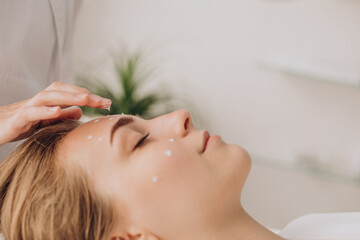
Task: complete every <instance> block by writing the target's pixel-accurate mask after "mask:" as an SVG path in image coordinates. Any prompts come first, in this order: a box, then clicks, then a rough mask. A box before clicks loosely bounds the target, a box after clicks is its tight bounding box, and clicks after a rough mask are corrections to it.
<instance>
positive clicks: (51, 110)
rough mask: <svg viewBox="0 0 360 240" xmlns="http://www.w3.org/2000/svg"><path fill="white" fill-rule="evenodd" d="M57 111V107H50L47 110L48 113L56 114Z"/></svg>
mask: <svg viewBox="0 0 360 240" xmlns="http://www.w3.org/2000/svg"><path fill="white" fill-rule="evenodd" d="M58 109H59V107H51V108H49V111H50V112H56V111H57V110H58Z"/></svg>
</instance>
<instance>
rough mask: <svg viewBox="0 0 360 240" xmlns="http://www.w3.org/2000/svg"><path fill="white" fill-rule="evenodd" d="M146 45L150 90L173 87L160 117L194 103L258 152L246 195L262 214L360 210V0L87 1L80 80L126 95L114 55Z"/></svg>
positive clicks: (204, 122) (289, 216) (269, 218)
mask: <svg viewBox="0 0 360 240" xmlns="http://www.w3.org/2000/svg"><path fill="white" fill-rule="evenodd" d="M138 53H140V54H141V59H142V60H141V64H137V65H136V66H138V67H139V69H140V72H141V71H142V72H147V70H148V69H152V71H151V74H147V75H146V74H145V75H146V76H147V77H146V79H147V80H146V82H145V84H142V85H141V88H140V89H139V95H140V96H141V95H143V96H146V95H151V94H152V93H153V92H155V91H156V92H158V93H156V94H158V95H159V94H160V95H161V94H162V93H166V94H168V96H171V98H169V97H168V98H166V97H165V98H157V97H156V96H158V95H156V94H155V95H152V96H155V98H156V101H158V102H160V103H161V104H160V105H159V107H157V108H156V107H155V108H152V110H149V109H148V111H147V114H148V116H149V117H151V116H155V115H157V114H161V113H163V112H166V111H171V110H173V109H178V108H184V109H187V110H189V111H190V113H191V115H192V117H193V120H194V124H195V127H196V128H198V129H208V130H209V131H210V133H211V134H219V135H221V136H222V138H223V140H224V141H225V142H227V143H234V144H238V145H240V146H242V147H243V148H245V149H246V150H247V151H248V152H249V153H250V155H251V156H252V160H253V166H252V170H251V172H250V175H249V178H248V180H247V182H246V185H245V189H244V192H243V195H242V199H241V202H242V203H243V206H244V208H245V209H246V210H247V211H248V213H249V214H250V215H251V216H253V217H254V218H255V219H256V220H257V221H258V222H260V223H261V224H263V225H265V226H266V227H271V228H283V227H284V226H285V225H286V224H287V223H289V222H290V221H291V220H293V219H294V218H296V217H299V216H301V215H304V214H307V213H323V212H348V211H352V212H353V211H360V124H359V123H360V104H359V103H360V88H359V87H360V1H358V0H317V1H313V0H244V1H236V0H221V1H220V0H217V1H214V0H206V1H205V0H197V1H190V0H181V1H177V0H173V1H166V0H153V1H146V0H101V1H98V0H94V1H86V2H85V3H84V5H83V7H82V9H81V12H80V15H79V17H78V22H77V26H76V31H75V38H74V54H75V55H74V63H75V68H76V72H77V75H78V80H79V79H80V80H84V79H85V80H86V79H89V78H97V79H98V81H100V82H102V83H104V84H106V85H107V86H108V90H109V89H110V90H111V91H114V92H115V94H113V95H114V96H115V95H116V92H118V93H119V92H121V91H122V90H121V87H124V86H129V85H126V83H124V82H122V84H123V85H121V81H120V84H119V79H120V78H119V75H120V76H124V75H123V74H124V72H121V71H120V73H119V71H118V72H117V74H116V73H115V74H114V64H113V62H114V61H113V59H114V55H116V56H117V57H120V58H126V57H128V56H130V57H131V56H134V55H136V54H138ZM128 59H131V58H128ZM130 62H131V61H130ZM126 63H129V60H125V65H123V66H127V67H128V68H126V67H125V75H126V74H128V75H126V76H129V73H130V76H132V75H131V71H132V70H131V69H132V68H131V66H133V65H131V64H130V65H129V64H127V65H126ZM129 66H130V67H129ZM115 68H116V67H115ZM126 69H127V70H126ZM126 71H127V72H126ZM115 72H116V71H115ZM89 76H92V77H89ZM94 76H96V77H94ZM85 84H86V83H85ZM124 84H125V85H124ZM100 88H101V87H100ZM129 89H130V90H129ZM131 89H133V88H131V87H128V90H129V91H130V92H131ZM102 91H103V92H104V89H102ZM106 91H107V90H105V92H106ZM111 91H110V92H111ZM107 93H109V92H107ZM109 94H110V93H109ZM125 95H126V94H125V93H124V92H123V95H122V96H125ZM153 100H154V99H153ZM129 101H130V102H132V100H131V99H130V100H129ZM139 101H140V100H139ZM144 102H145V103H144ZM152 103H154V101H152V100H149V99H148V100H144V101H142V104H143V105H146V104H148V105H149V104H152ZM143 105H141V104H138V105H137V107H138V109H139V108H141V107H139V106H142V107H143V108H144V106H143ZM145 107H146V106H145ZM143 108H142V109H143ZM116 109H117V111H118V112H119V111H120V112H121V111H130V110H129V109H130V108H128V109H125V110H124V109H120V108H116ZM112 113H116V112H115V111H113V112H112ZM102 114H104V113H102Z"/></svg>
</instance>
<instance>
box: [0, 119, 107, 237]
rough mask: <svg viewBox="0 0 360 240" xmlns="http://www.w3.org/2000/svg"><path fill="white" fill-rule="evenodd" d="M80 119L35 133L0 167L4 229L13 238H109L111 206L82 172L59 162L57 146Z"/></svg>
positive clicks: (0, 226) (0, 223)
mask: <svg viewBox="0 0 360 240" xmlns="http://www.w3.org/2000/svg"><path fill="white" fill-rule="evenodd" d="M79 125H80V123H79V122H78V121H65V122H62V123H59V124H56V125H53V126H50V127H46V128H43V129H41V130H40V131H38V132H37V133H35V134H34V135H32V136H31V137H30V138H29V139H27V140H26V141H25V142H24V143H23V144H21V145H20V146H19V147H18V148H17V149H16V150H15V151H14V152H13V153H12V154H11V155H10V156H9V157H8V158H7V159H6V160H5V161H3V162H2V163H1V164H0V193H1V196H0V231H1V232H2V234H3V236H4V238H5V239H6V240H7V239H11V240H20V239H37V240H48V239H52V240H60V239H66V240H68V239H89V240H90V239H94V240H95V239H96V240H98V239H99V240H101V239H108V238H109V235H110V231H111V228H112V226H113V212H112V208H111V206H110V204H109V203H108V202H107V201H106V200H105V199H103V198H101V197H100V196H99V195H98V194H97V193H96V192H95V191H94V189H93V188H92V187H91V186H90V184H89V181H88V178H87V175H86V174H85V172H84V171H81V169H78V168H76V169H68V168H65V167H64V166H63V165H61V163H60V161H58V157H57V155H58V152H57V150H58V147H59V144H60V143H61V140H62V139H63V138H64V137H65V136H66V134H67V133H69V132H70V131H71V130H73V129H75V128H76V127H77V126H79Z"/></svg>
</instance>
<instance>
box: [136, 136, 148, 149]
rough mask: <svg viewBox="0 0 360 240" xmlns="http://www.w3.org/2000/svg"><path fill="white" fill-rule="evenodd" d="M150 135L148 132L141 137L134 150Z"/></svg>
mask: <svg viewBox="0 0 360 240" xmlns="http://www.w3.org/2000/svg"><path fill="white" fill-rule="evenodd" d="M149 135H150V133H148V134H146V135H145V136H144V137H143V138H141V139H140V141H139V142H138V143H137V144H136V145H135V147H134V150H135V149H136V148H138V147H140V146H141V145H142V144H143V142H144V141H145V139H146V138H147V137H148V136H149Z"/></svg>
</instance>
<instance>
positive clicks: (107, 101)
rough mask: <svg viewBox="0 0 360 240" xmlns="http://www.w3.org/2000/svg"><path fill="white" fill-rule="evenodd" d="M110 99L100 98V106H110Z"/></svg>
mask: <svg viewBox="0 0 360 240" xmlns="http://www.w3.org/2000/svg"><path fill="white" fill-rule="evenodd" d="M111 103H112V102H111V100H110V99H107V100H101V107H102V108H109V107H110V106H111Z"/></svg>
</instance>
